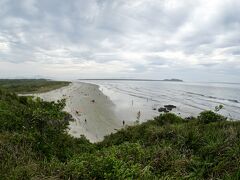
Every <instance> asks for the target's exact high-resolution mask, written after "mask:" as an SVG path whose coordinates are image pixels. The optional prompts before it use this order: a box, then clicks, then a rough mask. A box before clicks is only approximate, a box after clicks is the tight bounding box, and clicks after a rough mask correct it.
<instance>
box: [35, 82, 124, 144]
mask: <svg viewBox="0 0 240 180" xmlns="http://www.w3.org/2000/svg"><path fill="white" fill-rule="evenodd" d="M36 96H38V97H40V98H42V99H43V100H46V101H57V100H59V99H63V98H65V99H66V107H65V109H64V110H65V111H67V112H68V113H70V114H71V115H72V116H73V118H74V119H75V121H73V122H70V125H69V134H71V135H72V136H74V137H80V136H81V135H85V136H86V138H87V139H89V140H90V141H91V142H98V141H101V140H103V138H104V136H105V135H108V134H110V133H112V132H116V129H120V128H122V121H121V120H119V119H118V118H117V116H116V114H115V113H114V106H115V105H114V104H113V103H112V101H111V100H110V99H109V98H108V97H107V96H105V95H104V94H103V93H102V92H101V91H100V90H99V86H97V85H94V84H89V83H80V82H73V83H71V84H70V85H69V86H66V87H63V88H60V89H57V90H54V91H50V92H47V93H41V94H36Z"/></svg>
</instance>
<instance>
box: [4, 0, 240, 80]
mask: <svg viewBox="0 0 240 180" xmlns="http://www.w3.org/2000/svg"><path fill="white" fill-rule="evenodd" d="M0 6H1V7H2V10H1V12H0V22H1V23H0V62H1V66H2V67H1V68H2V69H4V67H6V66H7V68H5V69H8V71H9V72H7V71H6V70H4V72H5V73H4V75H3V74H2V76H12V75H13V74H14V73H12V72H15V74H16V75H19V76H21V74H22V75H24V74H26V71H25V68H23V67H24V66H26V67H29V70H28V71H27V72H28V75H34V74H36V73H37V74H39V75H41V74H43V75H46V76H47V75H48V76H51V77H57V76H58V77H72V78H79V77H83V76H84V77H117V76H119V77H120V76H121V77H123V76H124V77H136V78H137V77H148V78H157V79H161V78H162V77H165V76H168V77H171V76H172V77H173V76H178V78H188V79H194V72H197V73H198V74H201V72H202V74H204V72H207V71H209V69H210V70H214V71H213V73H212V77H213V78H214V77H216V80H218V78H219V77H221V78H222V76H218V75H217V74H218V72H219V73H223V72H225V73H224V74H225V76H226V79H234V78H232V77H233V76H235V77H236V78H237V77H239V75H240V69H239V68H240V65H239V64H240V62H239V54H240V16H238V12H239V9H240V1H238V0H226V1H220V0H211V1H207V0H197V1H190V0H184V1H177V0H163V1H158V0H132V1H124V0H113V1H103V0H88V1H85V0H72V1H68V2H67V1H64V0H51V1H48V0H41V1H35V0H24V1H21V3H20V1H18V0H0ZM7 63H8V64H7ZM3 66H4V67H3ZM16 67H20V69H19V70H16ZM30 67H32V68H30ZM159 69H161V70H159ZM163 69H164V70H163ZM231 69H235V70H234V71H232V72H231ZM182 71H185V72H184V73H183V72H182ZM209 72H210V71H209ZM230 72H231V73H230ZM183 74H184V75H183ZM0 75H1V74H0ZM215 75H216V76H215ZM230 77H231V78H230Z"/></svg>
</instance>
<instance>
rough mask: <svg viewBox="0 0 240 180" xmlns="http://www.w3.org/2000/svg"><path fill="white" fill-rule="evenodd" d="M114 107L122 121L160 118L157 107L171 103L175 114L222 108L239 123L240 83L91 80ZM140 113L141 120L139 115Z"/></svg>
mask: <svg viewBox="0 0 240 180" xmlns="http://www.w3.org/2000/svg"><path fill="white" fill-rule="evenodd" d="M88 82H89V83H93V84H97V85H99V88H100V90H102V91H103V93H104V94H105V95H106V96H107V97H108V98H110V99H111V100H112V101H113V103H114V104H115V111H116V114H117V115H118V117H119V119H121V120H123V121H127V122H134V121H136V120H139V121H140V122H141V121H146V120H148V119H151V118H153V117H154V116H157V115H159V112H158V111H157V110H158V108H160V107H164V105H168V104H172V105H175V106H177V108H176V109H173V111H172V112H173V113H175V114H178V115H180V116H182V117H188V116H197V115H198V114H199V113H200V112H202V111H204V110H213V111H214V109H215V107H216V106H218V105H220V104H221V105H223V109H221V110H220V111H219V113H220V114H222V115H224V116H226V117H228V118H229V119H233V120H240V84H233V83H190V82H167V81H122V80H121V81H118V80H91V81H88ZM139 112H140V117H138V116H139Z"/></svg>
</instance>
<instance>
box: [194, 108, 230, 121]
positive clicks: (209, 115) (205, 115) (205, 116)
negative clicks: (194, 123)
mask: <svg viewBox="0 0 240 180" xmlns="http://www.w3.org/2000/svg"><path fill="white" fill-rule="evenodd" d="M198 120H199V122H201V123H205V124H207V123H211V122H217V121H225V120H227V118H226V117H224V116H222V115H220V114H217V113H214V112H213V111H203V112H201V113H200V115H199V116H198Z"/></svg>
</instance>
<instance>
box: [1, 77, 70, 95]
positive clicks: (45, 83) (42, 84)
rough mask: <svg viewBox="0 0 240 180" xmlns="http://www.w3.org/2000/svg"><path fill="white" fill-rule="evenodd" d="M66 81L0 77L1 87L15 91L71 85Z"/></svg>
mask: <svg viewBox="0 0 240 180" xmlns="http://www.w3.org/2000/svg"><path fill="white" fill-rule="evenodd" d="M69 83H70V82H66V81H51V80H46V79H0V88H2V89H5V90H6V91H11V92H15V93H22V94H24V93H41V92H47V91H50V90H54V89H58V88H60V87H63V86H67V85H69Z"/></svg>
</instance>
